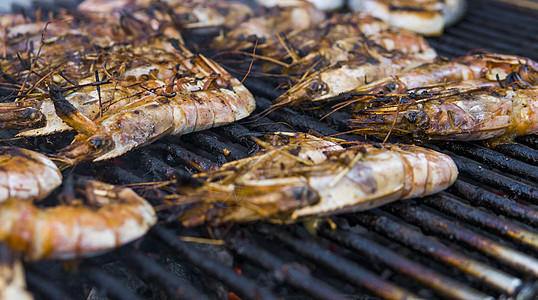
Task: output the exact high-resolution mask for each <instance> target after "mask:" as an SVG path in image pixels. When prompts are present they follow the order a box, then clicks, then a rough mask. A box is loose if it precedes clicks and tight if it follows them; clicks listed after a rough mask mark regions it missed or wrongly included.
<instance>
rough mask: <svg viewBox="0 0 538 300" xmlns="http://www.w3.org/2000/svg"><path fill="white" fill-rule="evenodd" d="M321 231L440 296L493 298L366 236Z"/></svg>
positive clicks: (335, 240)
mask: <svg viewBox="0 0 538 300" xmlns="http://www.w3.org/2000/svg"><path fill="white" fill-rule="evenodd" d="M318 233H319V234H320V235H321V236H323V237H326V238H328V239H330V240H332V241H334V242H336V243H338V244H340V245H342V246H345V247H347V248H349V249H352V250H354V251H356V252H358V253H360V254H361V255H364V256H365V257H366V258H368V259H371V260H378V261H381V262H383V263H384V264H385V265H387V266H389V267H390V268H392V269H394V270H396V271H397V272H399V273H401V274H403V275H405V276H408V277H410V278H412V279H414V280H416V281H418V282H420V283H421V284H423V285H425V286H427V287H429V288H431V289H433V290H434V291H437V292H438V293H439V295H441V296H444V297H448V298H451V299H492V298H493V297H491V296H488V295H486V294H484V293H481V292H479V291H477V290H474V289H472V288H469V287H468V286H466V285H464V284H462V283H460V282H457V281H455V280H452V279H451V278H448V277H446V276H444V275H441V274H439V273H437V272H435V271H433V270H431V269H428V268H426V267H424V266H422V265H420V264H418V263H415V262H413V261H412V260H409V259H407V258H405V257H404V256H402V255H399V254H396V253H394V252H393V251H390V250H388V249H386V248H385V247H383V246H381V245H379V244H377V243H375V242H373V241H371V240H369V239H366V238H363V237H361V236H359V235H357V234H353V233H351V232H348V231H345V230H342V229H339V230H331V229H329V228H327V227H322V228H320V229H319V231H318Z"/></svg>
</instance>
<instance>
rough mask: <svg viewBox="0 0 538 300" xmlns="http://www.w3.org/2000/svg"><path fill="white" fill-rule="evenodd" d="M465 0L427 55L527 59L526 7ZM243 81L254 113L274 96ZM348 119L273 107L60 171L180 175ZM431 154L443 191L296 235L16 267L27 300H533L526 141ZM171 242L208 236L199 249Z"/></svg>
mask: <svg viewBox="0 0 538 300" xmlns="http://www.w3.org/2000/svg"><path fill="white" fill-rule="evenodd" d="M469 2H470V5H469V14H468V15H467V16H466V18H465V19H464V20H463V21H462V22H461V23H459V24H457V25H456V26H454V27H452V28H450V29H448V30H447V32H446V34H445V35H443V36H442V37H439V38H433V39H430V40H429V41H430V42H431V44H432V45H433V46H434V47H435V48H436V49H437V50H438V51H439V53H440V54H441V55H446V56H453V55H463V54H466V53H467V52H468V51H469V50H472V49H486V50H491V51H500V52H505V53H513V54H519V55H523V56H528V57H530V58H533V59H537V57H536V54H535V53H536V50H538V49H537V48H538V44H537V43H536V38H537V37H538V18H537V13H536V12H524V11H521V10H519V8H516V7H512V6H506V5H505V4H499V3H497V2H494V3H492V2H490V1H482V0H474V1H469ZM246 84H247V85H248V87H249V89H251V90H252V91H253V93H254V94H256V95H257V103H258V110H257V112H261V111H263V110H264V109H266V108H268V107H269V105H270V104H271V101H270V99H274V98H276V96H278V92H275V90H274V87H273V86H271V85H269V84H268V83H266V82H262V81H256V80H249V81H247V82H246ZM348 117H349V115H347V114H346V113H345V112H341V113H337V114H333V115H331V117H329V118H327V119H325V120H324V121H323V122H320V121H319V118H318V117H317V116H314V115H309V114H305V113H302V112H297V111H292V110H289V109H281V110H279V111H276V112H273V113H270V114H268V115H267V116H265V117H264V118H261V119H257V120H256V121H252V120H247V121H244V122H240V123H237V124H231V125H228V126H225V127H222V128H217V129H213V130H210V131H204V132H201V133H194V134H190V135H187V136H184V137H181V138H166V139H164V140H163V141H160V142H158V143H155V144H153V145H150V146H147V147H144V148H141V149H138V150H135V151H133V152H131V153H128V154H126V155H124V156H122V157H120V158H117V159H115V160H114V161H110V162H102V163H99V164H95V165H88V167H87V168H86V167H85V166H84V167H78V168H74V169H73V171H72V175H71V176H92V177H99V178H100V179H102V180H105V181H108V182H111V183H116V184H132V183H140V182H145V181H160V180H167V179H168V178H170V177H171V176H176V177H178V176H179V177H184V178H188V176H189V172H190V171H193V169H192V164H193V163H195V164H197V165H199V166H201V167H203V168H207V167H210V166H214V165H219V164H222V163H224V162H227V161H230V160H235V159H238V158H242V157H246V156H248V155H249V153H250V151H251V150H252V143H251V142H250V137H251V136H258V135H262V134H264V133H267V132H273V131H290V130H297V131H306V132H309V131H314V132H318V133H321V134H323V135H333V134H338V133H341V132H343V131H346V130H347V122H346V121H345V120H347V119H348ZM340 137H342V138H344V139H360V138H362V137H358V136H352V135H340ZM432 147H436V148H437V149H439V150H441V151H443V152H445V153H448V154H450V155H451V156H452V157H454V159H455V161H456V163H457V164H458V167H459V168H460V172H461V176H460V178H459V179H458V180H457V182H456V183H455V184H454V186H453V187H451V188H450V189H449V190H448V191H446V192H443V193H440V194H437V195H434V196H431V197H427V198H425V199H418V200H410V201H401V202H397V203H394V204H391V205H387V206H384V207H381V208H378V209H374V210H372V211H368V212H363V213H356V214H350V215H342V216H336V217H334V218H332V219H331V220H332V222H333V223H334V224H336V225H337V226H338V230H332V229H330V223H327V222H324V221H323V220H322V221H321V222H320V224H318V226H317V227H316V228H317V229H315V230H314V231H315V234H314V235H312V234H311V233H312V232H310V233H309V230H307V229H309V228H310V229H311V228H314V227H309V226H305V227H303V226H302V225H300V224H297V225H290V226H275V225H270V224H263V223H262V224H248V225H233V226H229V227H223V228H195V229H187V228H182V227H181V226H179V225H177V224H174V223H170V224H167V225H159V226H157V227H156V228H154V229H153V230H152V231H151V232H150V233H149V234H148V235H147V236H146V237H144V238H142V239H140V240H138V241H136V242H134V243H131V244H129V245H127V246H125V247H122V248H121V249H119V250H117V251H114V252H112V253H109V254H106V255H102V256H99V257H96V258H92V259H85V260H82V261H78V262H69V263H60V262H57V261H47V262H38V263H33V264H26V272H27V279H28V285H29V288H30V290H31V291H32V292H33V293H34V294H35V296H36V298H38V299H84V298H86V299H106V298H111V299H167V298H169V299H204V298H206V299H210V298H218V299H222V298H226V297H227V298H228V299H235V298H234V297H241V298H244V299H256V298H260V299H277V298H294V299H311V298H318V299H344V298H351V299H366V298H371V297H384V298H390V299H396V298H402V297H408V298H414V297H421V298H430V299H434V298H439V297H444V298H451V299H452V298H453V299H458V298H459V299H490V298H502V297H513V298H521V299H534V298H535V297H536V296H537V295H538V281H537V278H538V255H537V253H538V207H537V204H538V184H537V182H536V178H537V176H536V175H537V174H538V167H537V163H536V162H537V160H538V159H537V158H538V138H537V137H536V135H534V136H527V137H522V138H520V139H518V143H516V144H509V145H504V146H500V147H497V148H496V149H493V150H491V149H486V148H483V147H481V146H480V145H478V144H475V143H451V144H445V145H433V146H432ZM223 149H227V150H229V151H230V154H229V155H226V154H225V153H224V152H223ZM135 161H136V166H133V165H132V162H135ZM139 191H141V192H143V193H144V191H143V190H139ZM150 192H151V193H156V191H150ZM148 193H149V192H148ZM184 237H197V238H203V239H214V238H215V237H216V238H217V239H218V240H219V241H220V242H217V243H216V244H200V243H193V242H188V241H185V239H184Z"/></svg>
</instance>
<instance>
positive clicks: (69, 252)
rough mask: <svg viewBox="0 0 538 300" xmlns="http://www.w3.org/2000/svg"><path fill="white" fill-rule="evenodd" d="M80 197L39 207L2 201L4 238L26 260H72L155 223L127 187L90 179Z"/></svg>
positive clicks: (113, 244)
mask: <svg viewBox="0 0 538 300" xmlns="http://www.w3.org/2000/svg"><path fill="white" fill-rule="evenodd" d="M82 195H83V198H82V199H79V198H77V199H71V200H70V202H71V203H70V204H68V205H59V206H54V207H46V208H39V207H37V206H36V205H35V204H33V203H32V202H30V201H21V200H17V199H9V200H8V201H7V202H5V203H3V204H1V205H0V220H2V222H0V240H1V241H3V242H4V243H6V244H7V245H9V247H11V248H12V249H14V250H17V251H21V252H22V253H23V254H24V256H25V258H26V259H29V260H40V259H71V258H76V257H85V256H91V255H96V254H99V253H102V252H105V251H108V250H111V249H115V248H117V247H119V246H121V245H123V244H125V243H128V242H131V241H133V240H135V239H137V238H139V237H141V236H142V235H144V234H145V233H146V232H147V231H148V230H149V228H150V227H151V226H153V225H154V224H155V223H156V222H157V217H156V215H155V211H154V209H153V207H152V206H151V205H150V204H149V203H148V202H147V201H146V200H145V199H143V198H141V197H140V196H138V195H137V194H136V193H135V192H133V191H132V190H131V189H129V188H124V187H116V186H113V185H109V184H105V183H102V182H99V181H93V180H88V181H86V184H85V187H84V190H83V192H82Z"/></svg>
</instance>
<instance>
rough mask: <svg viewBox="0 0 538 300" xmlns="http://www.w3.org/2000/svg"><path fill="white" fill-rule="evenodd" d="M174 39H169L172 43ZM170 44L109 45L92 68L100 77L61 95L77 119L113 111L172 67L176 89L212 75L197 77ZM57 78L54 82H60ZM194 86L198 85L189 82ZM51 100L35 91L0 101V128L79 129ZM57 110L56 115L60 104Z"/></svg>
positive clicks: (168, 74)
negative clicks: (99, 64) (99, 65)
mask: <svg viewBox="0 0 538 300" xmlns="http://www.w3.org/2000/svg"><path fill="white" fill-rule="evenodd" d="M176 42H177V41H175V40H173V43H174V44H175V43H176ZM171 44H172V43H168V42H166V43H163V44H157V43H154V44H153V45H152V46H151V47H149V46H148V47H139V48H130V49H128V51H126V50H127V49H115V50H110V51H109V53H107V55H106V56H107V59H106V63H103V69H102V72H99V73H98V74H101V75H98V78H99V77H100V78H101V79H102V80H101V81H100V82H97V81H96V80H97V79H96V77H95V76H94V75H91V76H89V77H86V78H83V79H81V80H80V81H78V83H77V84H76V85H74V86H70V87H62V88H60V89H59V91H63V93H64V94H65V96H64V97H65V100H67V101H68V102H69V104H71V105H72V106H73V107H74V108H75V109H76V111H77V112H78V113H80V114H82V116H81V117H80V118H82V119H85V118H87V119H89V120H97V119H98V118H102V117H105V116H110V115H113V114H115V113H117V112H119V111H121V109H122V108H123V107H125V106H126V105H127V104H129V103H131V102H135V101H137V100H138V99H139V96H140V95H141V94H143V93H146V92H147V91H148V90H149V89H150V87H146V86H145V85H146V82H149V81H151V82H152V83H153V84H155V80H157V81H160V82H164V81H166V80H169V78H170V77H173V76H174V74H175V73H174V72H176V71H173V70H174V69H175V68H177V72H181V76H182V78H181V79H180V81H181V82H182V83H181V85H180V86H178V88H181V89H187V88H188V85H189V83H190V82H195V83H197V84H198V85H199V86H203V84H204V83H207V82H208V80H212V79H208V78H205V79H204V78H202V77H201V75H202V76H203V74H199V73H198V70H197V69H196V66H193V65H192V64H191V63H190V62H186V59H188V58H190V57H192V54H191V53H190V52H178V51H177V50H175V49H174V48H173V46H171ZM178 47H179V46H178ZM169 48H171V49H172V50H173V51H172V50H171V49H169ZM109 76H110V77H109ZM60 79H61V78H60ZM60 79H58V80H55V82H60V83H62V82H61V81H60ZM152 80H153V81H152ZM178 85H179V83H178ZM43 88H45V89H46V88H47V87H46V86H44V87H43ZM196 88H199V87H193V89H196ZM53 100H54V99H52V98H50V97H49V94H48V93H35V96H33V97H30V96H28V97H26V98H23V99H19V100H17V101H15V102H6V103H0V119H1V120H3V121H4V122H3V123H2V124H0V128H10V129H26V130H24V131H22V132H20V133H19V136H37V135H47V134H53V133H57V132H61V131H66V130H72V129H75V130H76V129H77V128H79V127H77V126H76V123H75V124H73V122H69V123H71V125H73V126H75V127H77V128H73V127H71V126H70V125H68V124H67V123H66V122H64V121H63V120H62V118H60V116H58V111H57V110H56V108H55V105H54V101H53ZM59 113H60V114H61V109H60V111H59ZM89 123H90V122H86V123H85V124H84V126H91V125H88V124H89ZM31 128H33V129H31ZM79 129H80V128H79Z"/></svg>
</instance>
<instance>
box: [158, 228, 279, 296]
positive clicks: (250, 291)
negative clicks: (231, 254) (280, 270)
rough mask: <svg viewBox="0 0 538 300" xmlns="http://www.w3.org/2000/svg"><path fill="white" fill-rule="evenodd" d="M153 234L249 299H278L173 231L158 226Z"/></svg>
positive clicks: (183, 256) (180, 254)
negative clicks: (181, 238) (189, 243)
mask: <svg viewBox="0 0 538 300" xmlns="http://www.w3.org/2000/svg"><path fill="white" fill-rule="evenodd" d="M151 235H153V236H155V238H157V239H159V240H160V241H161V242H163V243H164V244H165V245H167V246H168V247H170V248H171V249H173V251H174V252H175V253H177V254H178V255H179V256H180V257H182V258H183V259H184V260H185V261H187V262H189V263H191V264H193V265H196V266H197V267H198V268H199V269H200V270H201V271H203V272H204V273H206V274H207V275H210V276H211V277H212V278H215V279H217V280H219V281H221V282H222V283H223V284H225V285H226V286H228V287H229V288H230V289H231V290H232V291H234V292H235V293H236V294H238V295H239V296H241V297H244V298H247V299H275V300H276V299H278V298H277V297H276V296H274V295H273V294H272V293H271V292H269V291H268V290H266V289H265V288H264V287H261V286H260V285H258V284H257V283H256V282H254V281H252V280H250V279H248V278H246V277H244V276H240V275H239V274H237V273H236V272H235V271H234V270H233V269H231V268H229V267H226V266H225V265H223V264H221V263H219V262H218V261H216V260H215V259H213V258H209V257H208V256H207V255H205V254H204V253H201V252H200V251H198V250H197V249H195V248H193V247H189V245H188V243H186V242H182V241H180V240H179V239H178V238H177V236H176V235H175V234H174V233H173V232H172V231H170V230H168V229H166V228H164V227H162V226H157V227H155V228H154V229H152V231H151Z"/></svg>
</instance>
